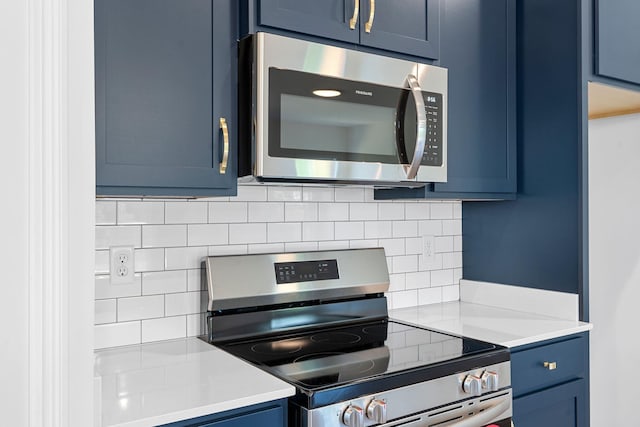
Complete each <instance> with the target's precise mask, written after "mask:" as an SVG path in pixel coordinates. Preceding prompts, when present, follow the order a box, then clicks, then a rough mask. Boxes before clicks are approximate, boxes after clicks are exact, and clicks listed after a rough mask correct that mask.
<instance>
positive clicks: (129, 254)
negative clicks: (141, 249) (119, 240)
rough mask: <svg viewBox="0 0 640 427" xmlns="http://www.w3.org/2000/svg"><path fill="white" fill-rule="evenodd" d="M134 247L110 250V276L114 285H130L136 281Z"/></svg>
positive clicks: (118, 247)
mask: <svg viewBox="0 0 640 427" xmlns="http://www.w3.org/2000/svg"><path fill="white" fill-rule="evenodd" d="M134 266H135V259H134V252H133V246H112V247H110V248H109V274H110V276H111V284H112V285H128V284H130V283H133V281H134V275H135V271H134Z"/></svg>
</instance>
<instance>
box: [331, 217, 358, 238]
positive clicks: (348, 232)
mask: <svg viewBox="0 0 640 427" xmlns="http://www.w3.org/2000/svg"><path fill="white" fill-rule="evenodd" d="M335 233H336V234H335V238H336V240H354V239H364V222H359V221H351V222H336V223H335Z"/></svg>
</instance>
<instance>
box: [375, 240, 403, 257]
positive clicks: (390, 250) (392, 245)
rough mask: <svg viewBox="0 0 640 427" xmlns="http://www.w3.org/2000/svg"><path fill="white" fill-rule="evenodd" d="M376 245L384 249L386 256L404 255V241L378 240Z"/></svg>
mask: <svg viewBox="0 0 640 427" xmlns="http://www.w3.org/2000/svg"><path fill="white" fill-rule="evenodd" d="M378 245H380V246H381V247H383V248H384V253H385V254H386V255H387V256H397V255H406V252H405V239H380V240H378Z"/></svg>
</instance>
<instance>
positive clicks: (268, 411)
mask: <svg viewBox="0 0 640 427" xmlns="http://www.w3.org/2000/svg"><path fill="white" fill-rule="evenodd" d="M286 420H287V400H286V399H282V400H275V401H272V402H267V403H262V404H259V405H253V406H247V407H244V408H240V409H234V410H231V411H225V412H220V413H218V414H213V415H205V416H203V417H198V418H192V419H190V420H185V421H178V422H175V423H171V424H165V425H164V426H163V427H257V426H260V427H285V426H286V425H287V423H286Z"/></svg>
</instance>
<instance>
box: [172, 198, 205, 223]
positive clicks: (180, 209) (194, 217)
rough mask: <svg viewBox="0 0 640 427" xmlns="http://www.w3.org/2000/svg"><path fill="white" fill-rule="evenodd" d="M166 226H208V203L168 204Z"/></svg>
mask: <svg viewBox="0 0 640 427" xmlns="http://www.w3.org/2000/svg"><path fill="white" fill-rule="evenodd" d="M164 215H165V224H206V223H207V219H208V204H207V202H189V201H187V202H166V203H165V206H164Z"/></svg>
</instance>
